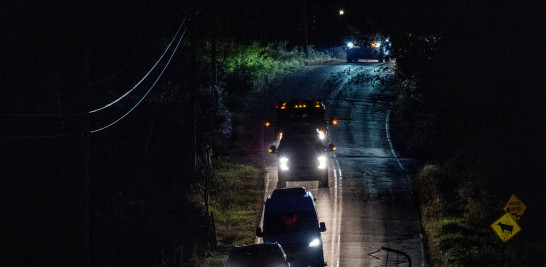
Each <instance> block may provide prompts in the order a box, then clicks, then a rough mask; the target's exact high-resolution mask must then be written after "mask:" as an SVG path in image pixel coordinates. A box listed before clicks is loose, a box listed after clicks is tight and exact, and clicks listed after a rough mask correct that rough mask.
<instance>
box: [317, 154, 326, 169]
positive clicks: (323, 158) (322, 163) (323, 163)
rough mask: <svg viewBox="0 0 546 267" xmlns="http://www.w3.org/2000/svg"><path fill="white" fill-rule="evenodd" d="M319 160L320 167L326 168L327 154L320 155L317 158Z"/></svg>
mask: <svg viewBox="0 0 546 267" xmlns="http://www.w3.org/2000/svg"><path fill="white" fill-rule="evenodd" d="M317 160H318V168H319V169H326V156H324V155H323V156H320V157H318V158H317Z"/></svg>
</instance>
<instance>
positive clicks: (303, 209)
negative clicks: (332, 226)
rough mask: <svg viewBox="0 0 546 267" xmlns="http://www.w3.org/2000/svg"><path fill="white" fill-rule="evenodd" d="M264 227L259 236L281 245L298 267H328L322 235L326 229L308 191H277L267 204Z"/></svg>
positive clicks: (284, 189)
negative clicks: (319, 218) (319, 219)
mask: <svg viewBox="0 0 546 267" xmlns="http://www.w3.org/2000/svg"><path fill="white" fill-rule="evenodd" d="M263 227H264V228H263V231H262V229H261V228H260V227H257V228H256V236H258V237H263V240H264V242H266V243H272V242H278V243H280V244H281V246H282V247H283V249H284V251H285V252H286V254H287V255H288V257H290V258H292V259H293V262H292V264H293V265H294V266H313V267H316V266H326V262H324V252H323V247H322V238H321V234H320V233H321V232H325V231H326V225H325V224H324V223H323V222H321V223H319V222H318V216H317V210H316V207H315V201H314V198H313V195H312V194H311V192H309V191H307V190H305V188H304V187H296V188H283V189H275V190H274V191H273V193H272V194H271V195H270V196H269V197H268V198H267V200H266V202H265V210H264V225H263Z"/></svg>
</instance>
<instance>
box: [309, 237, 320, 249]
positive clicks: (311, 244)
mask: <svg viewBox="0 0 546 267" xmlns="http://www.w3.org/2000/svg"><path fill="white" fill-rule="evenodd" d="M318 245H320V240H319V239H318V238H315V239H313V241H311V242H309V246H310V247H317V246H318Z"/></svg>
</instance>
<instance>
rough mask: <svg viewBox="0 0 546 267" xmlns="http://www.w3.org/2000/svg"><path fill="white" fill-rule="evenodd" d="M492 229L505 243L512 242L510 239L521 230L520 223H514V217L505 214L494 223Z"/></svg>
mask: <svg viewBox="0 0 546 267" xmlns="http://www.w3.org/2000/svg"><path fill="white" fill-rule="evenodd" d="M491 228H492V229H493V231H495V233H497V235H498V236H499V238H500V239H501V240H502V241H503V242H506V241H508V240H510V238H512V237H513V236H515V235H516V234H517V233H518V232H519V231H520V230H521V227H520V226H519V225H518V223H517V222H516V221H514V219H512V216H510V214H508V213H505V214H504V215H503V216H502V217H500V218H499V219H498V220H496V221H495V222H494V223H492V224H491Z"/></svg>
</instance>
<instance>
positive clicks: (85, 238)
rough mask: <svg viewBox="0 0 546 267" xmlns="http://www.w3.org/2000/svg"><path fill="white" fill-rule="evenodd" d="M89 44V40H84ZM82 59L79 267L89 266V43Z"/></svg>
mask: <svg viewBox="0 0 546 267" xmlns="http://www.w3.org/2000/svg"><path fill="white" fill-rule="evenodd" d="M86 42H89V40H86ZM85 45H86V47H85V51H84V58H83V75H82V85H81V86H82V88H81V103H82V105H81V110H80V112H81V114H82V116H83V120H82V123H81V131H80V132H81V141H80V153H81V160H82V171H81V179H80V183H79V185H80V190H79V191H80V194H79V195H80V203H81V208H80V212H81V214H80V220H81V222H80V223H81V228H80V236H81V244H80V246H81V251H80V253H81V254H80V263H81V265H80V266H83V267H87V266H90V262H89V260H90V253H89V250H90V238H89V135H90V130H89V129H90V128H89V125H90V118H89V84H90V77H89V76H90V74H89V72H90V67H89V51H90V48H89V43H87V44H85Z"/></svg>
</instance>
